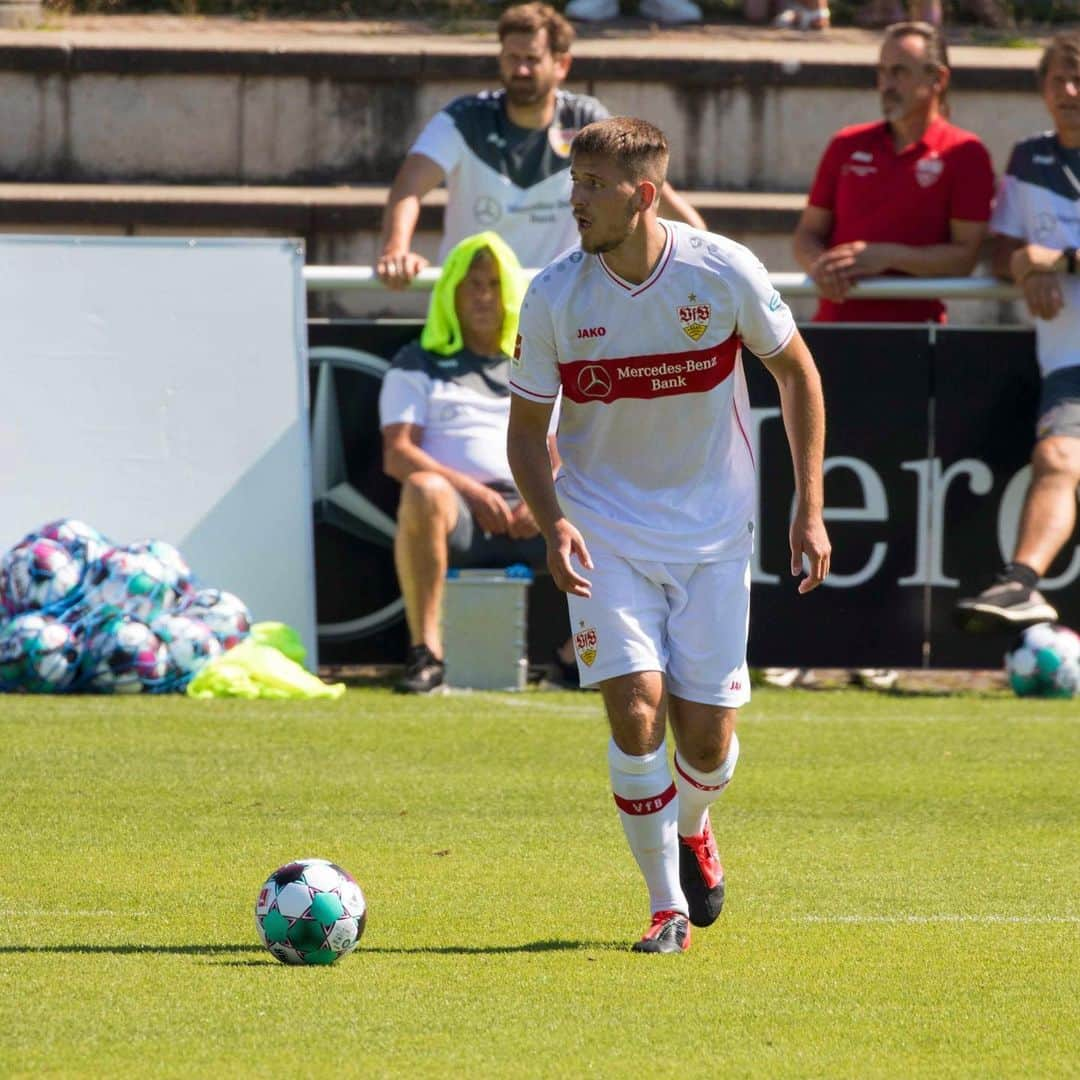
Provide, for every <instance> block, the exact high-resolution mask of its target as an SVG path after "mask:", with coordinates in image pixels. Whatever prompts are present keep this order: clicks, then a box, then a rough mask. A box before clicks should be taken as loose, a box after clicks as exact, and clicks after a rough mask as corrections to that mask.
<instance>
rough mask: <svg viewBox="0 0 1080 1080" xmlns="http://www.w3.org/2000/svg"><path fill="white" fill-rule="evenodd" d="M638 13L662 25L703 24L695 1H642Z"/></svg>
mask: <svg viewBox="0 0 1080 1080" xmlns="http://www.w3.org/2000/svg"><path fill="white" fill-rule="evenodd" d="M567 10H569V8H568V9H567ZM638 13H639V14H640V15H641V17H642V18H643V19H655V20H656V21H657V22H662V23H692V22H701V8H699V7H698V6H697V4H695V3H694V0H641V4H640V6H639V7H638Z"/></svg>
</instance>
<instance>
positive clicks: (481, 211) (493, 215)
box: [473, 195, 502, 226]
mask: <svg viewBox="0 0 1080 1080" xmlns="http://www.w3.org/2000/svg"><path fill="white" fill-rule="evenodd" d="M473 217H475V218H476V222H477V224H478V225H488V226H490V225H494V224H495V223H496V222H497V221H498V220H499V218H501V217H502V207H501V206H500V205H499V201H498V200H497V199H493V198H491V196H490V195H481V196H480V197H479V198H478V199H477V200H476V202H474V203H473Z"/></svg>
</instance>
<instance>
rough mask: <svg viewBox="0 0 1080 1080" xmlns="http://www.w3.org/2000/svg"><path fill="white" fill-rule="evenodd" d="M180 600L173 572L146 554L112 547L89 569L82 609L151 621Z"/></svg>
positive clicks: (87, 570) (158, 560)
mask: <svg viewBox="0 0 1080 1080" xmlns="http://www.w3.org/2000/svg"><path fill="white" fill-rule="evenodd" d="M179 599H180V597H179V593H178V592H177V590H176V589H175V588H173V585H172V574H171V573H170V571H169V570H168V569H167V568H166V566H165V565H164V564H163V563H162V562H161V560H160V559H157V558H155V557H154V556H153V555H150V554H148V553H147V552H136V551H128V550H127V549H126V548H110V549H109V550H108V551H107V552H105V554H104V555H102V556H101V558H100V559H97V560H96V561H95V562H92V563H91V564H90V565H89V566H88V567H87V568H86V581H85V584H84V588H83V598H82V606H83V607H84V608H86V609H87V610H89V611H94V612H98V613H111V614H115V615H131V616H133V617H134V618H136V619H139V620H141V621H142V622H150V621H151V620H152V619H153V618H155V617H156V616H157V615H158V614H160V612H162V611H166V610H169V609H171V608H174V607H176V606H177V604H178V602H179Z"/></svg>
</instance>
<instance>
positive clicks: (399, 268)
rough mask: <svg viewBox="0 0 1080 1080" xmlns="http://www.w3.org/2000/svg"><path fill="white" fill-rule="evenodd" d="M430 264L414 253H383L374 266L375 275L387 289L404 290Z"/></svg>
mask: <svg viewBox="0 0 1080 1080" xmlns="http://www.w3.org/2000/svg"><path fill="white" fill-rule="evenodd" d="M429 265H430V264H429V263H428V260H427V259H425V258H424V256H423V255H418V254H417V253H416V252H415V251H399V252H384V253H383V254H382V255H380V256H379V261H378V262H377V263H376V264H375V273H376V274H377V275H378V276H379V280H380V281H381V282H382V283H383V284H384V285H385V286H386V287H387V288H388V289H404V288H405V287H406V286H407V285H408V284H409V282H410V281H412V279H413V278H414V277H416V275H417V274H419V273H420V271H421V270H423V269H425V268H426V267H427V266H429Z"/></svg>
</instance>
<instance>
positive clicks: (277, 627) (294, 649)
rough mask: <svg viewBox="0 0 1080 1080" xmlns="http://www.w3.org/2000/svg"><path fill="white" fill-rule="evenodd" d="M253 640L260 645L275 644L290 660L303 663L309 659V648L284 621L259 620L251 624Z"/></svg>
mask: <svg viewBox="0 0 1080 1080" xmlns="http://www.w3.org/2000/svg"><path fill="white" fill-rule="evenodd" d="M251 640H252V641H255V642H258V644H260V645H273V646H274V648H275V649H277V651H278V652H280V653H284V654H285V655H286V656H287V657H288V658H289V659H290V660H295V661H296V663H298V664H302V663H303V662H304V661H305V660H306V659H307V649H305V648H304V643H303V642H302V641H301V640H300V635H299V634H298V633H297V632H296V631H295V630H294V629H293V628H292V627H291V626H289V625H288V623H283V622H257V623H252V625H251Z"/></svg>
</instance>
